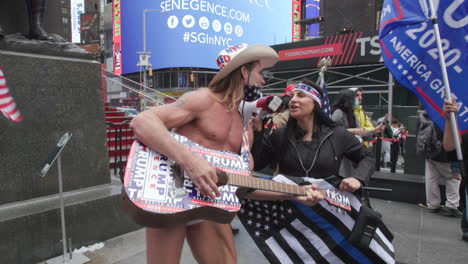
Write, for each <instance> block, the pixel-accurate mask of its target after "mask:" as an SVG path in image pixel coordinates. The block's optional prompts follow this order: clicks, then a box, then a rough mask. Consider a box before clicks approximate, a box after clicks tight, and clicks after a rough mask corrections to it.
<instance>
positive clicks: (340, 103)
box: [331, 89, 356, 128]
mask: <svg viewBox="0 0 468 264" xmlns="http://www.w3.org/2000/svg"><path fill="white" fill-rule="evenodd" d="M355 101H356V92H355V91H353V90H350V89H343V90H341V91H340V93H339V94H338V97H337V98H336V100H335V101H334V102H333V104H332V107H331V110H332V113H333V112H335V111H336V109H340V110H341V111H343V113H345V114H346V118H347V120H348V124H349V127H350V128H355V127H356V117H355V115H354V102H355Z"/></svg>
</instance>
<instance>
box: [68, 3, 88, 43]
mask: <svg viewBox="0 0 468 264" xmlns="http://www.w3.org/2000/svg"><path fill="white" fill-rule="evenodd" d="M70 9H71V11H70V17H71V23H70V24H71V32H72V42H73V43H80V41H81V35H80V15H81V14H83V13H84V11H85V6H84V0H71V1H70Z"/></svg>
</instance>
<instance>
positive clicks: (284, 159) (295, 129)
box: [252, 80, 375, 192]
mask: <svg viewBox="0 0 468 264" xmlns="http://www.w3.org/2000/svg"><path fill="white" fill-rule="evenodd" d="M321 98H322V91H321V89H320V87H319V86H318V85H317V84H315V83H313V82H310V81H306V80H304V81H303V82H302V83H299V84H297V85H296V87H295V88H294V90H293V97H292V98H291V101H290V102H289V110H290V118H289V120H288V123H287V125H286V127H284V128H280V129H277V130H275V131H274V132H273V133H272V134H271V135H263V134H262V133H261V132H260V130H261V127H257V126H254V130H255V131H257V132H256V133H255V138H254V144H253V148H252V155H253V157H254V165H255V170H259V169H262V168H263V167H265V166H267V165H268V164H270V163H273V164H277V165H278V168H279V173H280V174H284V175H288V176H293V177H294V176H297V177H312V178H316V179H327V180H328V181H329V182H330V181H331V183H332V184H333V183H335V185H336V187H338V188H339V189H340V190H342V191H348V192H356V191H358V190H361V187H362V186H364V185H366V184H367V183H368V181H369V178H370V176H371V175H372V173H373V172H374V169H375V166H374V163H375V160H374V157H373V154H372V152H371V151H369V149H367V148H366V147H365V146H364V145H363V144H361V143H360V142H359V140H358V139H357V138H356V137H355V136H354V135H353V134H352V133H351V132H348V130H347V129H346V128H344V127H340V126H336V125H335V123H334V122H333V121H332V120H331V119H330V118H329V117H327V116H326V115H325V114H324V113H323V111H322V110H321V106H322V99H321ZM343 157H346V158H348V159H349V160H351V161H352V162H353V163H354V170H353V171H352V174H351V175H349V177H348V178H346V179H345V178H343V177H342V176H340V175H339V168H340V164H341V160H342V159H343Z"/></svg>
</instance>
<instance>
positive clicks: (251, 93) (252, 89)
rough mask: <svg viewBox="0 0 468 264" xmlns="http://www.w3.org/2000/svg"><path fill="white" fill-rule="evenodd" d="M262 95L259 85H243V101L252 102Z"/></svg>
mask: <svg viewBox="0 0 468 264" xmlns="http://www.w3.org/2000/svg"><path fill="white" fill-rule="evenodd" d="M260 97H262V93H261V92H260V87H258V86H257V85H247V84H246V85H244V101H246V102H252V101H255V100H257V99H259V98H260Z"/></svg>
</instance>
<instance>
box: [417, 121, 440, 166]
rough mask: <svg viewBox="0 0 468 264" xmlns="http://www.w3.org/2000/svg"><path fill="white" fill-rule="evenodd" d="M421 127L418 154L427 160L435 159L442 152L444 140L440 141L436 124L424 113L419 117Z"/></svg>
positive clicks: (418, 138)
mask: <svg viewBox="0 0 468 264" xmlns="http://www.w3.org/2000/svg"><path fill="white" fill-rule="evenodd" d="M419 121H420V125H419V128H418V133H417V135H416V153H418V154H421V155H423V156H424V157H425V158H427V159H433V158H435V157H436V156H437V155H439V154H440V152H441V151H442V146H443V143H442V140H439V138H438V136H437V131H436V128H435V125H434V122H432V120H430V119H429V118H427V117H426V115H425V114H424V113H421V114H420V116H419Z"/></svg>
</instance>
